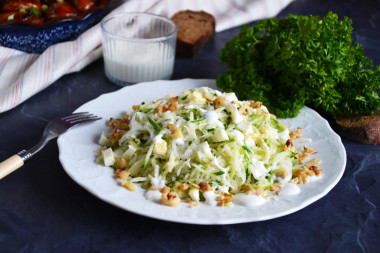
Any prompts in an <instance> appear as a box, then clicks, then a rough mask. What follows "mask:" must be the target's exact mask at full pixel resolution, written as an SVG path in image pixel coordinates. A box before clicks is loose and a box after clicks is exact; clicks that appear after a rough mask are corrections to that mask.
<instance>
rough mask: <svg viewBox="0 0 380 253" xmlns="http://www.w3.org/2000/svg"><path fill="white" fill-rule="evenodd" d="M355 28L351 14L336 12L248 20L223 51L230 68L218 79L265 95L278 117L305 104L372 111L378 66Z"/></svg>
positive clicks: (243, 94) (378, 103) (332, 111)
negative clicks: (340, 16)
mask: <svg viewBox="0 0 380 253" xmlns="http://www.w3.org/2000/svg"><path fill="white" fill-rule="evenodd" d="M352 31H353V28H352V21H351V19H349V18H348V17H344V18H343V20H339V19H338V16H337V15H336V14H334V13H332V12H330V13H328V14H327V15H326V16H325V17H324V18H322V19H320V18H319V17H318V16H295V15H289V16H288V17H287V18H284V19H276V18H269V19H265V20H263V21H260V22H258V23H257V24H256V25H255V26H253V27H248V26H244V27H243V28H242V30H241V31H240V33H239V34H238V35H237V36H235V37H234V38H232V39H231V40H230V41H228V42H227V43H226V45H225V47H224V48H223V49H222V51H221V56H220V59H221V61H222V62H224V63H226V64H227V71H226V72H225V73H224V74H221V75H219V76H218V78H217V85H218V86H219V87H220V88H221V89H222V90H223V91H225V92H231V91H233V92H235V93H236V95H237V96H238V97H239V99H241V100H243V99H254V100H259V101H262V102H263V103H264V104H266V105H269V106H270V107H271V109H272V111H273V112H274V113H275V114H276V115H277V116H279V117H295V116H296V115H297V114H298V113H299V111H300V109H301V108H302V107H303V106H304V105H307V106H309V107H312V108H314V109H316V110H318V111H320V112H322V113H325V114H328V115H331V116H333V117H338V116H340V115H344V114H373V113H375V112H377V111H378V110H380V98H379V96H378V92H379V90H380V66H377V67H376V68H373V65H372V62H371V60H369V59H368V58H367V57H366V56H365V53H364V49H363V47H362V45H360V44H358V43H353V42H352Z"/></svg>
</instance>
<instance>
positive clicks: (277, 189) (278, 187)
mask: <svg viewBox="0 0 380 253" xmlns="http://www.w3.org/2000/svg"><path fill="white" fill-rule="evenodd" d="M282 186H283V185H282V184H281V183H275V184H272V185H271V186H270V190H271V191H272V192H275V193H276V195H278V194H280V190H281V188H282Z"/></svg>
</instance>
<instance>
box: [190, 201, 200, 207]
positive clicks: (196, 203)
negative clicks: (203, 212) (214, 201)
mask: <svg viewBox="0 0 380 253" xmlns="http://www.w3.org/2000/svg"><path fill="white" fill-rule="evenodd" d="M199 205H200V203H199V201H197V202H195V203H194V204H191V205H190V208H194V207H197V206H199Z"/></svg>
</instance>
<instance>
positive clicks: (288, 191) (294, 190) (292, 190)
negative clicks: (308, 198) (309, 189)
mask: <svg viewBox="0 0 380 253" xmlns="http://www.w3.org/2000/svg"><path fill="white" fill-rule="evenodd" d="M300 192H301V189H300V188H299V187H298V186H297V185H296V184H293V183H285V184H284V186H283V187H282V188H281V191H280V195H285V196H289V195H297V194H299V193H300Z"/></svg>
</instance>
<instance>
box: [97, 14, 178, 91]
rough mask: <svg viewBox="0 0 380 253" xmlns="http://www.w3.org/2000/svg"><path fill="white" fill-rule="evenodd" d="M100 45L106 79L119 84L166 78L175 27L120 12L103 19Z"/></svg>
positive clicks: (172, 55) (170, 68) (154, 17)
mask: <svg viewBox="0 0 380 253" xmlns="http://www.w3.org/2000/svg"><path fill="white" fill-rule="evenodd" d="M101 27H102V35H103V37H102V46H103V58H104V69H105V73H106V76H107V78H108V79H110V80H111V81H112V82H114V83H116V84H119V85H128V84H134V83H139V82H146V81H154V80H166V79H170V78H171V76H172V73H173V66H174V58H175V46H176V37H177V26H176V24H175V23H174V22H173V21H172V20H170V19H167V18H165V17H162V16H159V15H154V14H149V13H123V14H116V15H113V16H110V17H107V18H106V19H104V20H103V21H102V23H101Z"/></svg>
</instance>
